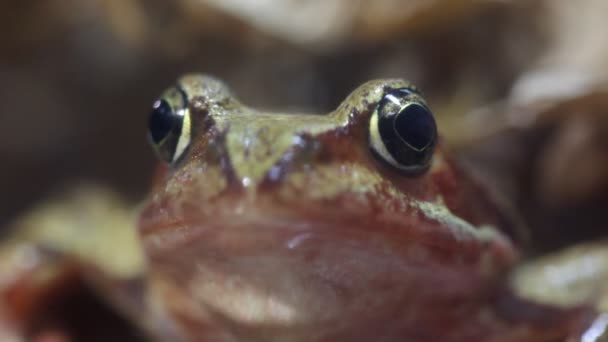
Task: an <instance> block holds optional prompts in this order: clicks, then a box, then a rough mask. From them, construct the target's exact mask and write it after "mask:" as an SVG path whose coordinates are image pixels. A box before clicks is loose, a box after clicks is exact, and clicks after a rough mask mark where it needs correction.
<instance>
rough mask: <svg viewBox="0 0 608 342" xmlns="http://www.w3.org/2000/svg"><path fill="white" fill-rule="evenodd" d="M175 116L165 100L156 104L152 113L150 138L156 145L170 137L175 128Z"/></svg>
mask: <svg viewBox="0 0 608 342" xmlns="http://www.w3.org/2000/svg"><path fill="white" fill-rule="evenodd" d="M173 120H174V115H173V110H172V109H171V106H169V104H168V103H167V101H165V100H159V101H158V102H157V103H155V104H154V109H153V110H152V113H150V122H149V128H150V136H151V137H152V140H153V141H154V143H156V144H158V143H160V142H161V141H162V140H163V139H165V138H166V137H167V135H169V132H171V129H172V128H173V124H174V122H173Z"/></svg>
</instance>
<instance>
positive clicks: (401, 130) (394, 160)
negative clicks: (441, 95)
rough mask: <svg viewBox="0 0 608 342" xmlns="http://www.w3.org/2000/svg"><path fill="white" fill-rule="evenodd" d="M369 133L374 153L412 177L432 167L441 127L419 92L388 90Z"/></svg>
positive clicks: (375, 112) (400, 89)
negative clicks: (430, 165) (438, 127)
mask: <svg viewBox="0 0 608 342" xmlns="http://www.w3.org/2000/svg"><path fill="white" fill-rule="evenodd" d="M369 133H370V147H371V149H372V151H374V152H375V154H376V155H377V156H378V157H380V158H381V159H383V160H384V161H385V162H387V163H389V164H391V165H392V166H393V167H395V168H397V169H399V170H401V171H404V172H406V173H408V174H418V173H420V172H422V171H424V170H426V169H427V168H428V166H429V163H430V161H431V157H432V155H433V149H434V147H435V143H436V139H437V127H436V124H435V119H434V118H433V114H432V113H431V111H430V110H429V108H428V107H427V105H426V103H425V102H424V100H423V99H422V97H420V95H419V94H418V92H416V90H415V89H413V88H409V87H405V88H398V89H391V90H388V91H386V92H385V93H384V96H383V97H382V100H381V101H380V102H379V104H378V106H377V107H376V109H375V111H374V112H373V113H372V116H371V119H370V127H369Z"/></svg>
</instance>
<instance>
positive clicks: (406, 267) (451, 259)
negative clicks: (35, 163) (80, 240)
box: [138, 75, 589, 342]
mask: <svg viewBox="0 0 608 342" xmlns="http://www.w3.org/2000/svg"><path fill="white" fill-rule="evenodd" d="M404 87H411V86H410V85H408V84H407V83H405V82H404V81H402V80H378V81H371V82H368V83H365V84H364V85H362V86H360V87H359V88H358V89H356V90H355V91H354V92H353V93H352V94H351V95H350V96H349V97H348V98H347V99H345V100H344V102H343V103H342V104H341V105H340V106H339V107H338V108H337V109H336V110H335V111H334V112H331V113H329V114H326V115H298V114H279V113H266V112H260V111H256V110H253V109H250V108H247V107H245V106H244V105H242V104H240V103H239V102H238V100H237V99H236V98H235V97H234V96H233V95H232V94H231V93H230V91H229V90H228V88H226V86H225V85H224V84H222V83H221V82H220V81H218V80H216V79H213V78H210V77H208V76H204V75H187V76H184V77H182V78H180V79H179V80H178V82H177V84H176V86H175V87H174V88H171V89H169V90H168V91H167V92H166V93H165V94H164V95H163V98H165V99H167V103H169V104H171V105H172V106H173V109H174V110H177V109H179V110H180V115H182V116H183V117H185V118H186V119H185V120H187V122H184V123H183V124H182V125H181V126H180V127H178V128H179V129H178V130H177V131H176V135H175V136H174V137H173V138H174V139H173V141H172V143H168V145H166V146H164V147H160V148H159V147H158V146H157V151H158V152H159V155H160V156H161V158H163V159H164V160H167V161H168V162H169V164H168V165H164V166H161V168H160V171H159V172H158V175H157V177H156V181H155V185H154V187H153V190H152V193H151V194H150V197H149V199H148V200H147V202H146V203H145V206H144V207H143V209H142V211H141V215H140V218H139V224H138V231H139V234H140V237H141V240H142V242H143V247H144V251H145V255H146V258H147V262H148V271H147V275H146V280H147V284H148V295H147V304H148V305H149V306H150V308H152V311H153V312H154V316H155V317H156V318H157V319H158V320H160V321H162V322H164V323H163V324H159V325H158V326H157V330H158V331H157V333H158V334H160V335H161V336H163V337H165V338H167V339H169V338H170V339H176V340H186V341H190V340H196V341H222V342H223V341H438V340H442V341H448V340H450V341H473V340H491V341H521V340H530V341H555V340H558V341H559V340H564V339H566V338H568V337H573V336H577V335H579V334H580V332H581V331H582V329H584V326H585V325H586V324H587V319H588V318H589V317H588V316H587V315H585V314H583V313H581V312H580V311H577V310H572V311H558V310H554V309H551V308H546V307H541V306H537V305H533V304H531V303H526V302H525V301H523V300H519V299H517V298H515V297H514V296H513V295H511V294H510V292H509V291H508V290H507V289H505V288H504V287H503V286H501V285H500V284H502V283H503V280H504V277H505V274H506V273H507V272H508V270H509V269H510V267H511V265H512V264H513V262H514V261H515V260H516V258H517V256H516V253H515V250H514V247H513V241H516V242H517V239H518V238H517V236H516V234H515V232H516V229H515V227H514V224H512V223H511V221H510V220H509V219H508V218H507V217H506V216H504V215H502V214H501V213H502V211H501V209H500V208H499V206H498V205H496V204H495V201H494V200H493V199H492V198H491V196H489V195H488V194H486V193H485V192H484V191H483V190H482V188H481V187H480V186H478V184H476V182H475V181H474V180H472V179H471V178H470V177H468V176H467V174H465V173H464V172H463V171H462V170H461V169H459V168H458V167H457V166H456V165H455V164H454V163H453V161H451V160H450V159H449V158H448V157H446V155H444V153H443V148H442V146H441V143H440V142H438V143H437V146H436V148H435V151H434V153H433V155H432V158H431V159H430V164H429V165H428V166H427V167H425V168H422V169H421V170H419V171H417V172H415V173H412V172H404V171H403V170H400V169H398V168H396V167H395V166H394V165H392V164H391V163H390V162H387V161H386V160H383V156H382V155H381V154H378V153H374V152H373V151H372V149H371V148H370V146H371V144H372V140H373V139H374V138H375V137H374V135H373V133H372V132H371V131H372V130H370V127H371V125H370V122H373V120H372V117H373V115H374V111H375V110H377V108H378V104H379V103H380V101H381V99H382V98H383V96H384V95H385V94H386V93H389V92H391V91H394V90H395V89H400V88H404ZM416 96H418V95H416ZM417 99H418V100H419V101H422V102H423V101H424V100H423V99H422V98H421V97H420V98H417ZM163 110H167V109H166V108H164V105H163ZM163 129H164V130H165V132H164V133H166V132H167V131H168V128H167V127H163ZM160 140H161V139H160V137H159V136H156V137H154V141H155V143H158V142H159V141H160ZM169 145H170V146H169ZM167 146H169V147H168V148H167ZM171 151H173V152H174V153H173V154H172V153H170V152H171ZM175 151H177V152H175Z"/></svg>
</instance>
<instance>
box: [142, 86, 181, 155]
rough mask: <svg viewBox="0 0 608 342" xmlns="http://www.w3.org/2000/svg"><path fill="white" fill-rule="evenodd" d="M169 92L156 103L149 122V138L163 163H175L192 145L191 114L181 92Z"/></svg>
mask: <svg viewBox="0 0 608 342" xmlns="http://www.w3.org/2000/svg"><path fill="white" fill-rule="evenodd" d="M173 93H174V91H172V90H169V91H168V92H167V94H166V95H165V96H163V97H162V98H160V99H159V100H157V101H156V102H154V105H153V107H152V112H151V113H150V117H149V122H148V125H149V126H148V137H149V140H150V142H151V144H152V146H153V147H154V150H155V151H156V154H157V155H158V156H159V158H160V159H162V160H163V161H165V162H167V163H169V164H172V163H175V162H176V161H177V160H178V159H179V158H180V157H181V156H182V155H183V154H184V152H185V151H186V149H187V148H188V146H189V145H190V135H191V128H190V127H191V124H190V112H189V110H188V108H187V107H185V105H184V104H185V101H184V100H183V99H182V96H181V95H180V94H179V92H177V91H175V93H177V94H173ZM175 95H177V96H175Z"/></svg>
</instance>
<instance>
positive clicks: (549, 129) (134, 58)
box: [0, 0, 608, 250]
mask: <svg viewBox="0 0 608 342" xmlns="http://www.w3.org/2000/svg"><path fill="white" fill-rule="evenodd" d="M606 13H608V2H606V1H604V0H582V1H578V2H576V3H575V2H572V1H569V0H534V1H514V0H502V1H499V0H409V1H398V0H376V1H363V0H335V1H323V0H283V1H280V0H257V1H246V0H207V1H205V0H174V1H165V0H71V1H69V0H46V1H4V2H2V3H0V16H1V20H0V40H1V42H2V44H1V45H0V46H1V51H2V52H1V54H0V160H1V161H2V162H1V163H2V164H1V165H2V177H0V188H1V189H2V196H1V197H0V226H2V225H5V224H6V223H7V222H8V221H9V220H11V219H12V218H14V217H15V216H16V215H18V214H19V213H21V212H22V211H23V210H26V209H27V208H28V207H29V206H31V205H32V204H34V203H36V202H39V201H41V200H43V199H44V198H45V197H46V196H48V194H49V193H51V192H54V191H58V190H61V189H64V188H66V187H70V186H73V185H74V184H79V183H81V182H96V183H101V184H105V185H107V186H109V187H112V188H113V189H115V190H116V191H119V192H120V193H122V194H123V195H124V196H125V197H126V198H128V199H130V200H132V201H136V200H137V199H141V198H142V197H143V196H144V195H145V193H146V188H147V186H148V184H149V180H150V178H151V174H152V172H153V168H154V164H155V163H156V159H155V157H154V155H153V153H152V151H151V149H150V148H149V146H148V144H147V141H146V130H147V115H148V112H149V110H150V108H151V104H152V103H153V101H154V99H155V97H156V96H158V95H159V94H160V93H161V92H162V91H163V90H164V89H165V88H166V87H167V86H169V85H171V84H172V82H174V80H175V79H176V78H177V77H178V76H179V75H180V74H182V73H184V72H195V71H196V72H206V73H210V74H212V75H215V76H217V77H219V78H221V79H223V80H225V81H226V82H227V83H228V84H229V85H230V86H231V87H232V88H233V90H234V91H235V92H236V94H238V96H239V97H240V99H241V100H242V101H243V102H244V103H246V104H248V105H251V106H255V107H260V108H272V109H275V110H298V111H302V110H305V111H312V112H318V113H326V112H328V111H330V110H332V109H333V108H334V107H335V106H337V104H339V103H340V101H341V100H342V99H343V98H344V97H345V96H346V95H347V94H348V93H349V92H350V91H351V90H352V89H354V88H355V87H356V86H358V85H359V84H360V83H362V82H364V81H366V80H369V79H372V78H379V77H402V78H406V79H409V80H410V81H412V82H414V83H415V84H416V85H418V86H419V87H420V88H421V89H422V91H423V93H424V94H425V96H426V98H427V100H428V101H429V103H430V105H431V108H432V109H433V111H434V112H435V114H436V116H437V119H438V121H439V126H440V131H441V134H442V135H443V139H444V141H445V143H446V144H447V145H448V146H450V149H451V150H452V151H453V152H454V153H455V154H456V155H457V156H459V157H460V158H461V159H462V160H463V162H464V163H466V165H468V166H470V167H471V169H472V170H474V172H476V173H478V174H479V175H480V177H481V178H482V179H484V180H485V182H487V183H488V185H489V186H491V187H492V188H493V189H496V190H497V191H499V192H501V193H503V195H504V198H505V199H506V201H508V202H509V203H510V204H511V205H512V206H513V207H514V208H515V209H516V211H518V212H520V213H521V215H522V218H523V219H524V221H525V222H526V223H527V224H528V225H529V226H530V227H532V229H533V230H532V231H533V233H532V239H533V241H535V242H536V243H537V246H540V247H538V249H539V250H545V249H553V248H557V247H559V246H562V245H564V244H569V243H572V242H573V241H579V240H584V239H590V238H594V237H596V236H599V235H602V234H603V230H604V228H605V223H604V222H605V221H604V217H603V216H602V214H603V212H604V211H605V209H606V208H608V207H607V206H606V205H607V204H608V140H607V138H606V137H607V136H608V134H606V133H608V111H607V109H608V97H607V96H606V85H607V84H608V83H607V82H606V81H607V80H606V76H607V73H608V40H607V39H606V36H605V32H608V21H606V20H605V14H606Z"/></svg>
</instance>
